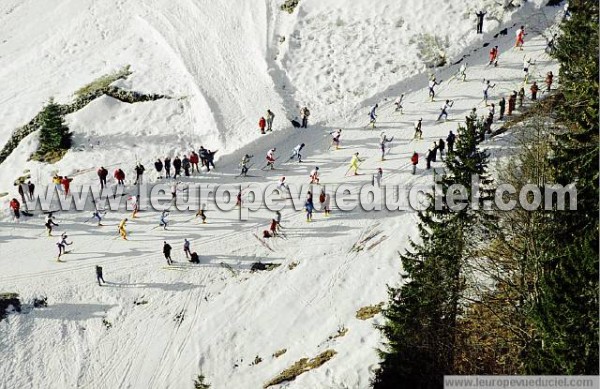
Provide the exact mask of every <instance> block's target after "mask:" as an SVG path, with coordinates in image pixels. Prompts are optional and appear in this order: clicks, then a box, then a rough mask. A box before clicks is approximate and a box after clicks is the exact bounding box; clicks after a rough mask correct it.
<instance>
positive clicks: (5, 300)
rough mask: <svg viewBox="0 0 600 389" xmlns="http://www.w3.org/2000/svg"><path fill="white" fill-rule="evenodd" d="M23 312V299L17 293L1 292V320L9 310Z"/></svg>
mask: <svg viewBox="0 0 600 389" xmlns="http://www.w3.org/2000/svg"><path fill="white" fill-rule="evenodd" d="M10 311H15V312H21V301H20V300H19V295H18V294H16V293H0V320H2V319H4V318H5V317H6V315H7V314H8V312H10Z"/></svg>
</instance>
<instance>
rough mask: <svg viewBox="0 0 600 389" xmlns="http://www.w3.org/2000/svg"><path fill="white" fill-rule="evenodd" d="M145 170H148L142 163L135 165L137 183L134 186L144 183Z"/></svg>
mask: <svg viewBox="0 0 600 389" xmlns="http://www.w3.org/2000/svg"><path fill="white" fill-rule="evenodd" d="M145 170H146V168H145V167H144V165H142V164H141V163H139V162H138V164H137V165H135V182H134V183H133V185H137V184H143V183H144V182H143V181H144V171H145Z"/></svg>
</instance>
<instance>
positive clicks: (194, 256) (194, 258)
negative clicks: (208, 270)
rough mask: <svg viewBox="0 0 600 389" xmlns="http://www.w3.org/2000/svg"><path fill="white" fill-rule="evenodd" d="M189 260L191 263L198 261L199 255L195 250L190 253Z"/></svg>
mask: <svg viewBox="0 0 600 389" xmlns="http://www.w3.org/2000/svg"><path fill="white" fill-rule="evenodd" d="M190 262H191V263H200V257H198V253H196V252H195V251H194V252H193V253H191V254H190Z"/></svg>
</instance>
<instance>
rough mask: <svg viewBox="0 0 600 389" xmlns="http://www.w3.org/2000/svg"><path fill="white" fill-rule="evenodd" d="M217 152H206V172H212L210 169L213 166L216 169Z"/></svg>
mask: <svg viewBox="0 0 600 389" xmlns="http://www.w3.org/2000/svg"><path fill="white" fill-rule="evenodd" d="M216 153H217V152H216V151H210V150H206V171H208V172H209V171H210V167H211V166H212V167H213V169H215V154H216Z"/></svg>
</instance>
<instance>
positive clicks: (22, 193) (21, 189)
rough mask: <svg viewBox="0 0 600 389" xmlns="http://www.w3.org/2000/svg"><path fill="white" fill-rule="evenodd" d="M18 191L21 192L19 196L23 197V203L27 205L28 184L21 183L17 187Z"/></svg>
mask: <svg viewBox="0 0 600 389" xmlns="http://www.w3.org/2000/svg"><path fill="white" fill-rule="evenodd" d="M23 187H25V189H23ZM17 191H18V192H19V196H21V202H22V203H23V204H24V205H26V204H27V203H26V200H25V193H27V184H25V183H24V182H21V183H19V185H17Z"/></svg>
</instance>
